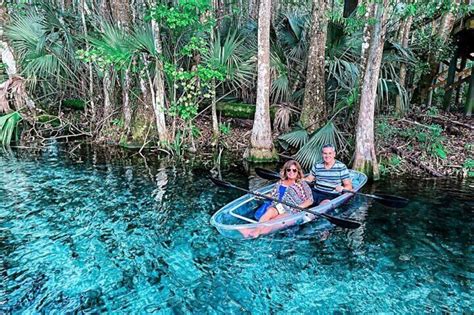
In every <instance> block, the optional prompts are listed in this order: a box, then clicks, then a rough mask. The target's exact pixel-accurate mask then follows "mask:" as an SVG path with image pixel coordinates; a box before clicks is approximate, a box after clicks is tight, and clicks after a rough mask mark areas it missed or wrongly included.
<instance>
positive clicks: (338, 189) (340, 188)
mask: <svg viewBox="0 0 474 315" xmlns="http://www.w3.org/2000/svg"><path fill="white" fill-rule="evenodd" d="M334 190H335V191H337V192H339V193H340V192H342V191H343V190H344V187H342V186H336V187H335V188H334Z"/></svg>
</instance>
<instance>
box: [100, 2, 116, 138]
mask: <svg viewBox="0 0 474 315" xmlns="http://www.w3.org/2000/svg"><path fill="white" fill-rule="evenodd" d="M100 12H101V15H102V17H104V18H106V17H108V16H110V7H109V3H108V0H102V2H101V4H100ZM113 73H114V72H113V68H112V67H108V68H107V69H105V70H104V77H103V78H102V89H103V93H104V104H103V117H102V126H103V127H105V129H107V127H108V125H109V122H110V120H111V119H110V118H111V117H112V115H113V112H114V107H113V104H112V100H113V98H114V84H113Z"/></svg>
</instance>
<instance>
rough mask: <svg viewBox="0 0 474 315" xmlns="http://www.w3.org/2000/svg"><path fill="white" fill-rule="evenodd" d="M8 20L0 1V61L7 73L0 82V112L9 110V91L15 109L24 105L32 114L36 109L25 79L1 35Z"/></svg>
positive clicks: (4, 5) (4, 2)
mask: <svg viewBox="0 0 474 315" xmlns="http://www.w3.org/2000/svg"><path fill="white" fill-rule="evenodd" d="M8 21H9V15H8V11H7V6H6V1H0V61H1V62H2V63H3V64H4V65H5V70H6V72H7V75H8V80H7V81H6V82H0V113H2V112H3V113H7V112H9V111H10V105H9V101H8V97H7V95H8V94H9V93H11V98H12V99H13V102H14V104H13V105H14V108H15V110H19V109H21V108H23V107H24V106H26V108H27V109H28V111H30V112H31V113H32V114H34V113H35V110H36V107H35V103H34V102H33V100H32V99H31V98H30V97H29V95H28V94H27V92H26V87H25V80H24V79H23V78H22V77H21V76H20V75H19V73H18V68H17V63H16V60H15V56H14V54H13V50H12V49H11V48H10V45H9V44H8V42H7V40H6V38H5V37H4V35H3V34H4V31H5V30H4V26H5V25H7V24H8Z"/></svg>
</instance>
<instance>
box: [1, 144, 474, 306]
mask: <svg viewBox="0 0 474 315" xmlns="http://www.w3.org/2000/svg"><path fill="white" fill-rule="evenodd" d="M88 150H89V149H85V148H78V149H76V150H75V151H74V154H76V155H77V157H73V156H69V155H67V153H65V152H63V151H61V150H56V151H55V150H49V149H48V150H46V151H44V152H43V153H42V155H39V156H38V155H28V154H26V153H24V152H20V153H18V152H13V153H12V152H10V153H6V154H2V155H1V156H0V255H1V257H2V264H0V277H1V279H0V281H1V283H2V286H0V311H1V312H4V313H16V312H18V313H20V312H26V313H50V312H58V311H59V312H61V313H66V312H71V313H75V312H78V313H79V312H84V313H86V312H87V313H99V312H110V313H116V312H123V313H129V312H137V313H141V312H156V313H172V312H177V313H246V312H247V313H248V312H255V313H271V312H275V313H300V312H301V313H307V312H308V310H309V312H313V311H314V312H321V311H323V312H341V311H344V312H354V313H362V312H368V313H380V312H386V311H387V310H396V311H399V312H401V313H421V312H426V311H433V312H444V311H449V312H455V313H461V312H470V311H471V310H472V309H473V305H474V303H473V299H472V297H471V292H472V265H473V257H472V246H471V244H470V243H471V240H472V222H471V221H470V220H466V218H470V216H471V215H472V202H473V201H472V190H471V189H470V187H469V185H470V183H472V182H470V183H469V182H460V183H458V182H454V181H436V183H434V182H432V181H420V180H404V181H400V180H398V181H395V180H392V181H386V182H382V183H380V184H377V185H374V186H373V187H374V188H373V189H375V191H376V192H380V193H388V194H398V195H402V196H406V197H409V198H411V199H412V203H411V204H410V205H409V207H407V208H406V209H389V208H386V207H383V206H381V205H380V204H377V203H373V202H372V200H370V199H365V198H363V197H355V199H354V203H351V204H350V205H348V206H349V208H347V209H345V210H346V211H345V212H344V214H345V215H348V216H349V217H350V218H353V219H357V220H360V221H362V222H364V224H363V226H362V227H361V228H360V229H357V230H351V231H349V230H344V229H340V228H334V227H332V226H331V225H330V224H329V223H327V222H323V221H321V222H320V223H314V224H308V225H306V226H303V227H302V228H300V229H298V228H296V229H290V230H288V231H286V232H283V233H278V234H276V235H272V236H269V237H266V238H261V239H257V240H254V241H248V242H236V241H233V240H228V239H225V238H223V237H222V236H221V235H219V234H218V233H217V231H215V230H214V229H213V227H211V226H210V225H209V219H210V216H211V215H212V214H213V213H214V212H215V211H216V210H217V209H218V208H220V207H221V206H223V205H224V204H226V203H227V202H229V201H230V200H232V199H234V198H236V197H238V196H240V195H241V192H238V191H233V190H228V191H227V190H222V189H219V188H218V187H215V186H213V185H212V184H210V182H209V181H208V180H207V178H206V177H207V176H208V175H209V169H211V168H212V167H213V166H214V165H211V164H204V163H199V162H197V161H189V162H188V163H182V164H179V163H178V164H177V163H172V162H170V161H168V160H166V159H162V158H160V159H158V158H156V157H155V158H152V157H147V158H146V159H143V158H142V157H141V156H139V155H136V154H135V155H133V153H131V154H130V153H127V152H119V153H116V155H115V156H114V155H113V154H112V153H111V152H108V151H107V150H103V149H100V148H96V149H92V150H90V152H89V153H88V154H90V155H84V152H87V151H88ZM79 155H81V156H82V157H81V160H82V161H83V163H77V161H78V159H79ZM232 163H233V162H227V164H226V163H224V161H221V162H220V164H219V170H217V169H216V171H217V172H220V173H221V175H222V176H223V178H224V179H226V180H229V181H231V182H233V183H235V184H236V185H238V186H241V187H251V189H256V188H258V187H260V186H261V185H263V183H262V181H261V180H259V179H258V178H257V177H256V176H254V174H253V171H252V170H250V171H249V173H244V172H242V167H241V166H240V165H239V164H235V165H234V164H232ZM249 174H250V175H249ZM249 176H250V177H249ZM247 185H248V186H247ZM365 191H366V192H371V190H370V187H367V188H366V190H365ZM459 227H463V228H459ZM326 230H327V231H330V233H331V234H330V235H329V236H328V237H327V239H326V240H324V241H323V240H321V238H320V234H321V232H322V231H326Z"/></svg>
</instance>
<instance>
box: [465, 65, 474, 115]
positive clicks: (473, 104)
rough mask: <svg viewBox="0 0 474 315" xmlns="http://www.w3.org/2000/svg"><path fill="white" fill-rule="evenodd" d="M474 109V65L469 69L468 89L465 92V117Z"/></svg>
mask: <svg viewBox="0 0 474 315" xmlns="http://www.w3.org/2000/svg"><path fill="white" fill-rule="evenodd" d="M473 111H474V67H472V69H471V79H470V80H469V90H468V92H467V97H466V104H465V106H464V113H465V114H466V117H471V116H472V112H473Z"/></svg>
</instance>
